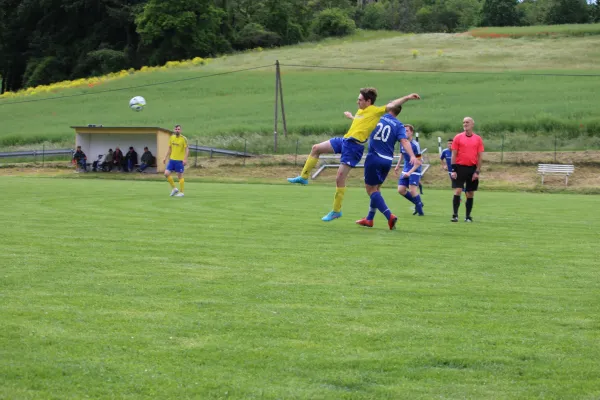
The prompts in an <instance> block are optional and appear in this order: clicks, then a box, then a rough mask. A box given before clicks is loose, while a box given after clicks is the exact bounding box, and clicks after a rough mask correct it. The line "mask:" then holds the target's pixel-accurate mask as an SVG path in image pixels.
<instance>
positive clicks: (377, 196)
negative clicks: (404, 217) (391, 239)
mask: <svg viewBox="0 0 600 400" xmlns="http://www.w3.org/2000/svg"><path fill="white" fill-rule="evenodd" d="M373 206H375V208H377V209H378V210H379V211H381V213H382V214H383V215H385V218H387V219H390V216H391V215H392V212H391V211H390V209H389V208H388V206H387V204H385V200H383V196H382V195H381V192H375V193H373V194H372V195H371V209H372V208H373ZM370 214H371V213H369V215H370ZM367 219H369V217H367Z"/></svg>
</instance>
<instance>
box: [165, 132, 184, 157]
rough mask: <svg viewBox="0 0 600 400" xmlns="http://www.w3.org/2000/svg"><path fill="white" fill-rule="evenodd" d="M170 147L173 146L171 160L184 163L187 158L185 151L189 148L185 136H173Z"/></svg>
mask: <svg viewBox="0 0 600 400" xmlns="http://www.w3.org/2000/svg"><path fill="white" fill-rule="evenodd" d="M169 146H171V155H170V156H169V158H170V159H171V160H175V161H183V159H184V158H185V150H186V148H187V146H188V144H187V139H186V137H185V136H183V135H179V137H177V135H171V138H170V139H169Z"/></svg>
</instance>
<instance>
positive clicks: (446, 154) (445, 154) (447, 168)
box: [440, 139, 452, 176]
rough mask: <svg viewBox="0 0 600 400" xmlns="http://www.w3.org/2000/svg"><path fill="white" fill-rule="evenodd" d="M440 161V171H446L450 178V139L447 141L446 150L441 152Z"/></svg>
mask: <svg viewBox="0 0 600 400" xmlns="http://www.w3.org/2000/svg"><path fill="white" fill-rule="evenodd" d="M440 160H441V161H442V169H443V170H444V171H448V176H450V174H451V173H452V139H448V148H446V149H444V151H442V154H440ZM444 161H445V163H444Z"/></svg>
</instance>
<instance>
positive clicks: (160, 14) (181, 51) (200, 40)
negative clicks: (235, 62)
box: [136, 0, 231, 64]
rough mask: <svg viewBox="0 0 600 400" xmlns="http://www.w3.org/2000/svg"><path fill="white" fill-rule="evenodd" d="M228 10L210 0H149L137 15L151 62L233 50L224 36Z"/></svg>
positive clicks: (138, 30) (138, 25) (140, 31)
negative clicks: (224, 23)
mask: <svg viewBox="0 0 600 400" xmlns="http://www.w3.org/2000/svg"><path fill="white" fill-rule="evenodd" d="M224 17H225V12H224V11H223V9H221V8H217V7H215V6H214V5H213V2H212V1H210V0H149V1H148V3H146V5H145V6H144V10H143V12H142V13H141V14H140V15H138V17H137V18H136V23H137V32H138V33H139V34H140V38H141V41H142V44H143V45H145V46H148V47H149V48H151V49H152V52H151V56H150V63H151V64H162V63H164V62H166V61H169V60H180V59H186V58H193V57H196V56H201V57H207V56H212V55H215V54H218V53H221V52H226V51H228V50H231V45H230V43H229V42H228V41H227V40H226V39H224V38H223V37H222V36H221V35H220V25H221V22H222V20H223V19H224Z"/></svg>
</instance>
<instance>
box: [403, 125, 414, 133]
mask: <svg viewBox="0 0 600 400" xmlns="http://www.w3.org/2000/svg"><path fill="white" fill-rule="evenodd" d="M406 128H408V129H410V131H411V132H412V133H415V127H414V126H412V125H411V124H404V129H406Z"/></svg>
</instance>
